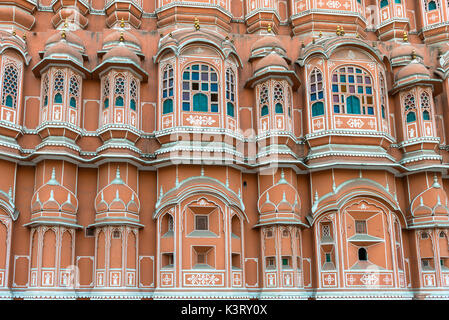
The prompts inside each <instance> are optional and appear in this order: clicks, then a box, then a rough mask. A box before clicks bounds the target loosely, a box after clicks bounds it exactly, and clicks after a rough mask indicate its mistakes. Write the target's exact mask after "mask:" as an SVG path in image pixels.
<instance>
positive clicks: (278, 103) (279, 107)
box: [273, 83, 285, 114]
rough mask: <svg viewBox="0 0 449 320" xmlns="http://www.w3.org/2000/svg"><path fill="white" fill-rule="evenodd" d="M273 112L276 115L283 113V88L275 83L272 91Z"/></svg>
mask: <svg viewBox="0 0 449 320" xmlns="http://www.w3.org/2000/svg"><path fill="white" fill-rule="evenodd" d="M273 102H274V103H275V105H274V112H275V113H277V114H282V113H284V103H285V99H284V87H283V86H282V85H281V84H280V83H276V85H275V86H274V89H273Z"/></svg>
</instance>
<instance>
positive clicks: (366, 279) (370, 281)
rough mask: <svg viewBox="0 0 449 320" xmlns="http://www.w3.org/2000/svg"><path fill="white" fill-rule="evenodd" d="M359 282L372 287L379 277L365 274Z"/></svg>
mask: <svg viewBox="0 0 449 320" xmlns="http://www.w3.org/2000/svg"><path fill="white" fill-rule="evenodd" d="M360 281H362V283H363V284H364V285H368V286H373V285H376V284H377V283H378V282H379V277H378V276H377V275H376V274H374V273H365V274H364V275H363V277H361V278H360Z"/></svg>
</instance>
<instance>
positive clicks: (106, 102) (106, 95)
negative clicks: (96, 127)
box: [103, 77, 109, 109]
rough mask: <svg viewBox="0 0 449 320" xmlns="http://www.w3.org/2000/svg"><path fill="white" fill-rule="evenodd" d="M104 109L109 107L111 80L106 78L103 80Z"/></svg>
mask: <svg viewBox="0 0 449 320" xmlns="http://www.w3.org/2000/svg"><path fill="white" fill-rule="evenodd" d="M103 81H104V82H103V108H104V109H107V108H108V107H109V78H108V77H105V78H104V80H103Z"/></svg>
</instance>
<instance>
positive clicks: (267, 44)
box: [251, 35, 285, 51]
mask: <svg viewBox="0 0 449 320" xmlns="http://www.w3.org/2000/svg"><path fill="white" fill-rule="evenodd" d="M262 48H278V49H281V50H283V51H285V48H284V45H283V44H282V42H281V41H280V40H279V39H278V38H277V37H276V36H273V35H272V36H265V37H262V38H260V39H259V40H257V41H256V42H255V43H254V44H253V46H252V47H251V51H255V50H257V49H262Z"/></svg>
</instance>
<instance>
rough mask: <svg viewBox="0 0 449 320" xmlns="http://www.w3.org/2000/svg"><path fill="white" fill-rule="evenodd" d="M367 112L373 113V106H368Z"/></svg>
mask: <svg viewBox="0 0 449 320" xmlns="http://www.w3.org/2000/svg"><path fill="white" fill-rule="evenodd" d="M368 114H369V115H373V114H374V108H373V107H368Z"/></svg>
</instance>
